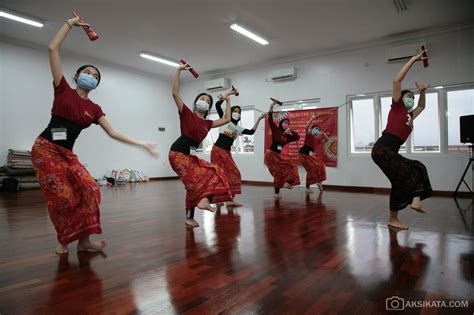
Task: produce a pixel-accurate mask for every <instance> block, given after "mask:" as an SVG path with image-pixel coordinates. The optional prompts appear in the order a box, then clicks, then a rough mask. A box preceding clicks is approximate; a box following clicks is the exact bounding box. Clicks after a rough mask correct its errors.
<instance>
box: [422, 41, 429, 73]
mask: <svg viewBox="0 0 474 315" xmlns="http://www.w3.org/2000/svg"><path fill="white" fill-rule="evenodd" d="M424 50H426V47H425V45H422V46H421V51H424ZM423 57H425V58H427V59H423V67H425V68H428V54H427V53H426V51H425V52H424V53H423Z"/></svg>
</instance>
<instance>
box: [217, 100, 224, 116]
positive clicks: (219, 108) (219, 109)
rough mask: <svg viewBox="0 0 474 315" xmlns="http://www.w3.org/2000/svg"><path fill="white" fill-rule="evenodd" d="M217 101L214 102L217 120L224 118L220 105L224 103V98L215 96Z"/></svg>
mask: <svg viewBox="0 0 474 315" xmlns="http://www.w3.org/2000/svg"><path fill="white" fill-rule="evenodd" d="M217 97H218V98H219V100H218V101H217V102H216V111H217V114H218V115H219V118H222V117H224V111H223V110H222V103H223V102H224V100H225V98H224V96H222V94H219V95H218V96H217Z"/></svg>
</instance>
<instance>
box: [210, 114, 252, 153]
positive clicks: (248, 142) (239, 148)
mask: <svg viewBox="0 0 474 315" xmlns="http://www.w3.org/2000/svg"><path fill="white" fill-rule="evenodd" d="M208 119H210V120H216V119H219V116H218V115H217V114H216V113H212V114H210V115H209V118H208ZM254 123H255V112H254V109H253V108H252V109H242V114H241V119H240V121H239V126H241V127H243V128H247V129H251V128H252V127H253V125H254ZM218 137H219V128H212V129H211V130H210V131H209V133H208V134H207V137H206V139H204V141H203V147H204V152H206V153H211V150H212V146H213V145H214V143H215V142H216V140H217V138H218ZM254 146H255V141H254V136H253V135H242V136H239V137H237V139H235V141H234V145H233V146H232V147H231V152H232V153H253V152H254Z"/></svg>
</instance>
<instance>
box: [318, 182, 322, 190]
mask: <svg viewBox="0 0 474 315" xmlns="http://www.w3.org/2000/svg"><path fill="white" fill-rule="evenodd" d="M317 185H318V188H319V191H323V184H321V183H319V184H317Z"/></svg>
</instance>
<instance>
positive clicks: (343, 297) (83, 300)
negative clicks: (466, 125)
mask: <svg viewBox="0 0 474 315" xmlns="http://www.w3.org/2000/svg"><path fill="white" fill-rule="evenodd" d="M101 191H102V196H103V202H102V210H101V213H102V226H103V230H104V235H103V237H105V238H106V239H108V240H109V242H110V243H109V246H108V247H107V248H106V251H105V253H104V254H103V255H102V254H97V253H81V254H77V253H76V252H75V251H74V247H71V248H70V251H71V252H70V254H69V255H68V256H61V257H60V256H57V255H55V254H54V252H53V250H54V248H55V244H56V242H55V241H56V236H55V233H54V229H53V226H52V225H51V223H50V221H49V218H48V212H47V209H46V205H45V203H44V201H43V198H42V195H41V193H40V191H25V192H21V193H19V194H10V193H1V194H0V236H1V238H0V313H1V314H2V315H4V314H43V313H55V314H100V313H108V314H110V313H115V314H136V313H140V314H168V313H171V314H173V313H183V312H184V313H199V314H216V313H224V314H230V313H245V314H255V313H257V314H303V313H307V314H318V313H326V314H327V313H340V314H351V313H359V314H369V313H383V312H385V310H386V299H387V298H391V297H392V296H398V297H400V298H403V299H405V301H411V302H413V301H438V300H439V301H445V302H446V303H449V301H468V303H469V306H468V307H457V308H436V307H431V308H430V307H426V308H424V309H421V308H410V309H408V310H407V313H408V314H420V313H423V314H431V313H440V314H455V313H464V314H473V312H474V281H473V280H474V267H473V266H474V265H473V260H474V249H473V230H472V228H473V224H472V223H473V219H472V205H471V200H470V199H462V200H460V206H461V208H462V207H464V208H466V210H459V209H458V208H457V206H456V204H455V202H454V200H453V199H451V198H441V197H437V198H431V199H429V200H427V201H426V205H427V206H428V207H429V208H430V213H428V214H426V215H422V214H418V213H415V212H414V211H412V210H408V209H407V210H404V211H403V212H402V214H401V218H402V220H403V221H404V222H405V223H407V224H409V226H410V230H409V231H401V232H398V233H397V232H394V231H392V230H390V229H388V228H387V226H386V217H387V204H388V196H387V195H383V194H364V193H345V192H335V191H325V192H324V193H323V194H319V195H318V194H314V195H313V196H311V199H306V198H305V195H304V192H303V189H302V188H299V189H296V190H295V191H284V192H283V199H282V200H281V201H279V202H278V201H274V200H273V198H272V191H271V188H270V187H258V186H248V185H246V186H244V187H243V195H242V196H240V197H239V198H238V200H240V201H242V202H243V203H244V204H245V206H244V207H242V208H239V209H236V210H234V211H228V210H227V209H225V208H223V209H222V210H221V211H220V212H218V213H217V214H212V213H202V212H200V211H199V212H198V211H197V212H196V213H197V215H196V218H197V220H198V221H199V222H200V223H201V227H199V228H197V229H195V230H187V229H186V228H185V226H184V222H183V221H184V211H183V210H182V209H183V207H184V188H183V185H182V184H181V183H180V182H179V181H177V180H171V181H162V182H152V183H148V184H133V185H127V186H124V187H114V188H110V187H104V188H102V190H101ZM94 238H95V239H98V238H99V236H94ZM392 301H393V300H392ZM417 303H418V302H417ZM419 303H421V302H419ZM425 303H426V302H425ZM436 303H437V302H436ZM458 303H459V302H458ZM392 306H394V305H392ZM392 313H395V312H392Z"/></svg>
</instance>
